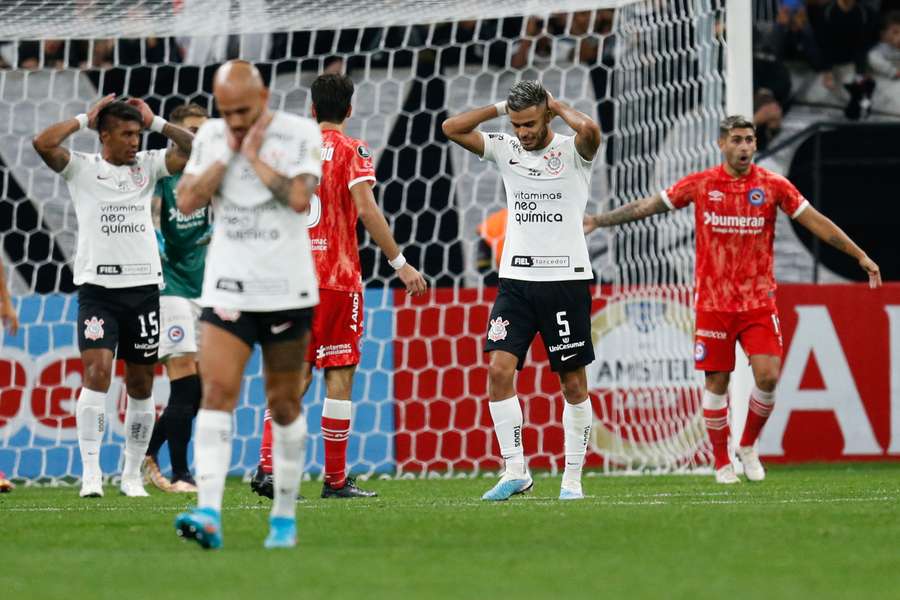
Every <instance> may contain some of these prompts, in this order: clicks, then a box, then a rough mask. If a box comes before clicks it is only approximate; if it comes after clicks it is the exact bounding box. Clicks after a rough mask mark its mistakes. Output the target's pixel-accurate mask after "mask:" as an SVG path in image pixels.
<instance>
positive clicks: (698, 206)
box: [584, 116, 881, 484]
mask: <svg viewBox="0 0 900 600" xmlns="http://www.w3.org/2000/svg"><path fill="white" fill-rule="evenodd" d="M719 148H720V149H721V151H722V155H723V157H724V161H723V162H722V164H720V165H719V166H716V167H713V168H711V169H707V170H705V171H700V172H698V173H693V174H691V175H688V176H687V177H685V178H683V179H681V180H679V181H678V182H676V183H675V184H674V185H672V186H671V187H670V188H668V189H667V190H663V191H660V192H659V193H658V194H655V195H653V196H651V197H649V198H643V199H641V200H636V201H634V202H631V203H629V204H626V205H625V206H622V207H620V208H617V209H616V210H613V211H611V212H608V213H605V214H600V215H591V216H586V217H585V219H584V228H585V232H590V231H593V230H594V229H595V228H597V227H609V226H612V225H619V224H620V223H628V222H631V221H635V220H638V219H643V218H644V217H648V216H650V215H654V214H657V213H661V212H665V211H667V210H675V209H678V208H683V207H685V206H687V205H688V204H690V203H692V202H693V203H694V211H695V222H696V240H697V249H696V254H697V265H696V284H695V302H696V329H695V332H694V335H695V344H694V359H695V362H696V368H697V370H700V371H704V372H705V373H706V386H705V387H706V389H705V391H704V394H703V417H704V419H705V421H706V430H707V433H708V434H709V439H710V441H711V442H712V447H713V454H714V456H715V468H716V481H717V482H718V483H723V484H731V483H739V482H740V479H739V478H738V477H737V475H736V474H735V472H734V467H733V466H732V464H731V461H730V459H729V456H728V437H729V428H728V399H727V392H728V381H729V378H730V374H731V371H732V370H734V360H735V356H734V344H735V342H739V343H740V344H741V346H742V347H743V349H744V352H745V353H746V354H747V356H748V357H749V360H750V367H751V369H752V370H753V378H754V380H755V384H756V385H755V387H754V388H753V391H752V392H751V395H750V410H749V412H748V413H747V421H746V424H745V425H744V433H743V435H742V437H741V440H740V444H739V446H738V448H737V452H736V454H737V457H738V459H739V460H740V461H741V463H742V464H743V466H744V473H745V474H746V476H747V479H749V480H750V481H762V480H763V479H765V476H766V472H765V469H764V468H763V466H762V463H761V462H760V460H759V454H758V453H757V451H756V448H755V443H756V440H757V438H758V437H759V433H760V431H761V430H762V427H763V425H765V423H766V420H767V419H768V418H769V414H770V413H771V412H772V408H773V406H774V405H775V395H774V392H775V385H776V384H777V383H778V376H779V373H780V369H781V357H782V354H783V348H782V339H781V329H780V327H779V325H778V312H777V310H776V307H775V278H774V276H773V272H772V263H773V251H772V242H773V239H774V237H775V219H776V217H777V210H776V209H778V208H780V209H781V210H783V211H784V212H785V213H787V214H788V215H790V217H791V218H792V219H794V220H796V221H797V222H798V223H800V224H801V225H803V226H804V227H806V228H807V229H809V230H810V231H811V232H812V233H813V235H815V236H816V237H818V238H820V239H822V240H824V241H825V242H827V243H829V244H831V245H832V246H834V247H835V248H837V249H839V250H841V251H843V252H845V253H846V254H848V255H850V256H852V257H853V258H855V259H856V260H857V261H858V262H859V266H860V267H862V269H863V270H864V271H866V273H868V274H869V284H870V286H871V287H873V288H874V287H878V286H880V285H881V275H880V272H879V270H878V265H877V264H875V262H874V261H872V259H871V258H869V257H868V256H867V255H866V253H865V252H863V251H862V250H861V249H860V248H859V247H858V246H857V245H856V244H854V243H853V241H852V240H851V239H850V238H849V237H847V234H845V233H844V232H843V231H841V229H840V228H839V227H838V226H837V225H835V224H834V223H832V222H831V220H829V219H828V218H827V217H825V216H824V215H822V214H821V213H820V212H819V211H817V210H816V209H815V208H813V207H812V206H810V204H809V202H807V201H806V199H805V198H804V197H803V196H802V195H801V194H800V192H799V191H798V190H797V188H795V187H794V186H793V185H792V184H791V182H789V181H788V180H787V179H785V178H784V177H782V176H780V175H777V174H775V173H772V172H771V171H767V170H766V169H763V168H762V167H759V166H757V165H754V164H753V154H754V152H756V133H755V129H754V126H753V123H752V121H749V120H748V119H746V118H744V117H741V116H730V117H728V118H726V119H724V120H723V121H722V123H721V124H720V125H719Z"/></svg>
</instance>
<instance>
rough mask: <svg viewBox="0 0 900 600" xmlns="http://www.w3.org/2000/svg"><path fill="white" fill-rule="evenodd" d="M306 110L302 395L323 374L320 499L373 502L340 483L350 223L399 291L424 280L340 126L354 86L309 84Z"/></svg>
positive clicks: (350, 316)
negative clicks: (307, 321) (308, 196)
mask: <svg viewBox="0 0 900 600" xmlns="http://www.w3.org/2000/svg"><path fill="white" fill-rule="evenodd" d="M311 92H312V111H313V116H314V117H315V118H316V120H317V121H318V122H319V128H320V129H321V130H322V181H321V182H320V183H319V189H318V192H317V193H316V195H315V196H313V198H312V205H311V207H310V222H309V236H310V242H311V244H312V253H313V258H314V259H315V263H316V273H317V275H318V279H319V300H320V305H319V308H318V309H317V310H316V313H315V316H314V317H313V321H312V338H311V340H310V344H309V348H308V350H307V352H306V362H305V363H304V366H303V392H302V393H304V394H305V393H306V390H307V389H308V388H309V384H310V382H311V381H312V367H313V366H315V367H317V368H319V369H324V370H325V402H324V405H323V407H322V438H323V440H324V444H325V483H324V485H323V486H322V497H323V498H356V497H370V496H375V495H376V493H375V492H371V491H366V490H362V489H360V488H359V487H357V485H356V483H355V481H354V480H353V478H351V477H347V441H348V438H349V437H350V413H351V407H350V396H351V394H352V386H353V374H354V373H355V372H356V365H358V364H359V350H360V343H361V341H362V333H363V296H362V277H361V274H360V264H359V242H358V241H357V239H356V221H357V219H359V220H360V221H362V223H363V225H364V226H365V228H366V230H367V231H368V232H369V235H371V236H372V239H373V240H375V243H376V244H378V247H379V248H381V251H382V252H384V254H385V256H388V257H391V259H390V260H389V262H390V264H391V266H392V267H394V269H395V270H396V271H397V276H398V277H399V278H400V281H402V282H403V285H404V286H405V287H406V291H407V292H408V293H410V294H412V295H414V296H415V295H420V294H423V293H425V289H426V287H427V286H426V284H425V279H424V278H423V277H422V276H421V275H420V274H419V272H418V271H417V270H416V269H415V268H413V266H412V265H410V264H408V263H407V262H406V259H405V258H404V257H403V254H402V253H401V252H400V248H399V246H398V245H397V242H395V241H394V237H393V235H392V234H391V230H390V228H389V227H388V224H387V221H386V220H385V218H384V215H383V214H382V213H381V210H379V208H378V204H376V202H375V196H374V194H373V193H372V186H373V185H374V184H375V167H374V166H373V164H372V155H371V153H370V152H369V147H368V146H367V145H366V144H365V142H362V141H360V140H357V139H354V138H352V137H349V136H347V135H346V134H345V133H344V125H345V122H346V120H347V119H348V118H349V117H350V113H351V111H352V106H351V99H352V97H353V81H352V80H351V79H350V78H349V77H347V76H346V75H338V74H325V75H320V76H319V77H318V78H317V79H316V80H315V81H314V82H313V84H312V87H311ZM271 472H272V427H271V420H270V416H269V414H268V412H267V413H266V419H265V421H264V424H263V440H262V446H261V447H260V465H259V468H258V469H257V471H256V476H255V477H254V478H253V480H252V481H251V482H250V485H251V488H252V489H253V490H254V491H256V492H257V493H258V494H260V495H261V496H268V497H271V494H272V481H271V477H267V474H270V473H271Z"/></svg>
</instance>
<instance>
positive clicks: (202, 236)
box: [144, 104, 211, 492]
mask: <svg viewBox="0 0 900 600" xmlns="http://www.w3.org/2000/svg"><path fill="white" fill-rule="evenodd" d="M207 116H208V115H207V113H206V109H205V108H203V107H202V106H200V105H198V104H184V105H182V106H179V107H178V108H176V109H175V110H173V111H172V114H171V121H172V123H175V124H176V125H178V126H180V127H184V128H185V129H187V130H188V131H190V132H191V133H197V130H198V129H200V126H201V125H203V123H204V121H206V118H207ZM180 179H181V175H172V176H171V177H166V178H165V179H161V180H160V181H159V182H158V183H157V184H156V191H155V192H154V194H153V204H152V207H153V211H152V212H153V224H154V226H155V227H156V237H157V241H158V242H159V249H160V257H161V258H162V269H163V281H164V285H163V288H162V291H161V292H160V293H161V296H160V298H159V310H160V331H161V334H160V338H159V360H160V362H162V363H163V364H164V365H165V366H166V374H167V375H168V376H169V385H170V387H169V390H170V391H169V404H168V405H167V406H166V408H165V410H164V411H163V413H162V415H160V417H159V421H158V422H157V424H156V427H154V428H153V435H152V436H151V438H150V446H149V447H148V448H147V457H146V458H145V459H144V473H145V477H146V478H147V479H148V480H149V481H150V482H151V483H152V484H153V485H155V486H156V487H157V488H159V489H160V490H162V491H164V492H196V491H197V486H196V484H195V483H194V479H193V477H191V472H190V470H189V469H188V463H187V451H188V443H189V442H190V441H191V425H192V423H193V421H194V416H196V414H197V410H198V409H199V408H200V395H201V389H200V376H199V375H198V374H197V362H196V361H197V338H198V337H199V333H200V327H199V323H198V319H199V317H200V305H199V304H197V298H199V297H200V289H201V286H202V285H203V267H204V264H205V262H206V248H207V244H208V243H209V236H210V234H211V232H210V219H209V214H208V206H205V205H204V206H201V207H200V208H198V209H197V210H196V211H194V212H193V213H191V214H189V215H183V214H181V213H180V212H178V207H177V204H176V195H175V187H176V186H177V185H178V181H179V180H180ZM166 441H168V442H169V456H170V457H171V459H172V479H171V480H169V479H168V478H167V477H165V476H163V474H162V473H161V472H160V470H159V464H158V461H157V458H156V455H157V453H158V452H159V449H160V447H162V445H163V443H165V442H166Z"/></svg>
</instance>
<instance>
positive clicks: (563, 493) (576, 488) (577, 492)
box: [559, 481, 584, 500]
mask: <svg viewBox="0 0 900 600" xmlns="http://www.w3.org/2000/svg"><path fill="white" fill-rule="evenodd" d="M559 499H560V500H584V492H582V491H581V482H580V481H574V482H563V485H562V487H560V488H559Z"/></svg>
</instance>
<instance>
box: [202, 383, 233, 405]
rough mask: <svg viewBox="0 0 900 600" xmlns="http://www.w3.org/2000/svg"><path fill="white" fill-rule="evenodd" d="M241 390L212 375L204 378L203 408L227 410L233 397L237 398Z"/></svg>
mask: <svg viewBox="0 0 900 600" xmlns="http://www.w3.org/2000/svg"><path fill="white" fill-rule="evenodd" d="M239 390H240V384H238V388H237V389H235V387H234V386H233V385H232V384H231V383H229V382H226V381H223V380H222V379H219V378H218V377H215V376H210V377H208V378H205V379H204V380H203V402H202V404H203V408H206V409H211V410H227V408H228V407H229V406H230V405H231V403H232V399H234V400H235V401H236V400H237V395H238V393H239Z"/></svg>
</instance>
